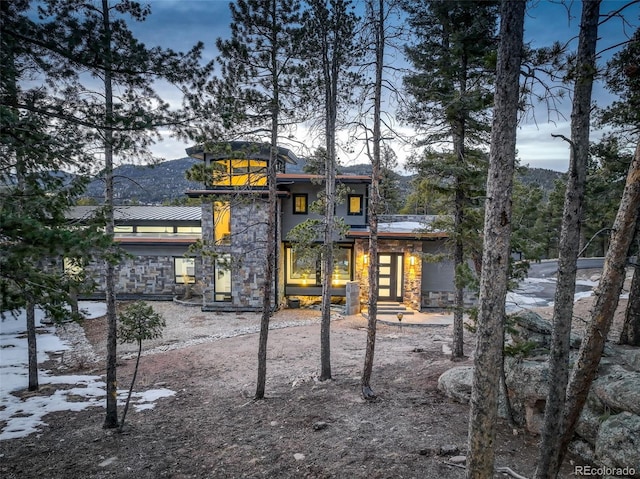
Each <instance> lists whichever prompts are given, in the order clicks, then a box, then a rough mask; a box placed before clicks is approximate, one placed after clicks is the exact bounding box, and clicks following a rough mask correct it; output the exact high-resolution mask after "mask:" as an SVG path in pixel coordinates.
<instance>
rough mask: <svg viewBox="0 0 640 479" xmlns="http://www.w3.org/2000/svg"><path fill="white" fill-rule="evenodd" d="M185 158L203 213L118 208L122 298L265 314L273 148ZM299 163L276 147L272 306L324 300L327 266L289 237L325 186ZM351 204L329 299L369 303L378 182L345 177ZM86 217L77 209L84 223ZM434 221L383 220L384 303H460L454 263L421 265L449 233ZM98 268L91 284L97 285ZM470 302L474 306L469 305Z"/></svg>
mask: <svg viewBox="0 0 640 479" xmlns="http://www.w3.org/2000/svg"><path fill="white" fill-rule="evenodd" d="M187 154H188V155H189V156H191V157H193V158H196V159H199V160H201V161H202V162H203V163H202V165H203V170H202V171H203V172H205V181H204V183H203V187H202V188H201V189H197V190H190V191H187V192H186V194H187V195H188V196H190V197H194V198H196V197H197V198H202V206H201V207H161V206H123V207H117V209H116V211H115V215H116V231H115V234H116V241H117V242H118V243H119V244H120V245H121V247H122V248H123V249H124V250H125V251H127V252H128V253H130V255H129V257H128V258H126V259H125V261H124V262H123V263H122V264H121V265H120V267H119V270H118V281H117V285H118V295H119V297H120V298H129V297H148V298H158V299H160V298H171V297H174V296H178V295H182V294H184V291H185V289H186V288H193V289H194V290H195V289H197V290H199V291H200V292H201V293H202V295H203V308H205V309H207V310H220V311H257V310H260V309H261V308H262V299H263V293H262V290H263V289H262V288H263V285H264V279H265V277H264V258H265V239H266V234H267V233H266V232H267V214H268V211H269V210H268V204H267V200H268V189H267V176H266V172H267V168H268V166H269V165H268V163H269V158H270V147H269V145H264V144H255V143H248V142H230V143H218V144H212V145H207V146H206V147H204V146H195V147H193V148H189V149H187ZM297 161H298V159H297V158H296V156H295V154H294V153H293V152H291V151H290V150H288V149H285V148H278V150H277V157H276V165H275V168H276V172H277V174H276V177H277V181H276V184H277V205H276V211H277V213H276V214H277V218H276V223H277V232H276V238H275V240H276V244H277V245H278V248H277V261H276V268H275V272H276V283H275V284H274V285H273V286H274V287H273V288H272V289H273V291H274V296H273V298H272V302H273V305H274V307H278V306H281V305H284V304H286V303H287V300H290V299H293V298H298V299H299V298H307V299H311V300H313V299H314V298H316V299H319V296H320V295H321V292H322V284H321V278H322V275H321V269H320V268H321V267H320V263H321V262H320V261H318V262H317V263H316V264H309V262H308V261H304V260H302V259H301V258H298V257H297V255H296V251H295V250H294V248H293V244H292V243H291V241H289V240H288V233H289V232H290V231H291V230H292V229H293V228H294V227H295V226H296V225H298V224H300V223H301V222H303V221H305V220H307V219H321V217H320V216H318V215H317V214H316V213H313V212H312V210H311V209H310V205H311V204H312V203H313V202H314V201H316V200H317V199H318V195H319V194H320V193H321V192H322V191H323V189H324V185H323V184H322V183H321V181H320V180H321V179H320V177H318V176H316V175H309V174H301V173H288V172H287V166H288V165H293V164H295V163H296V162H297ZM336 182H337V183H339V184H341V185H343V186H344V187H345V188H346V191H347V193H346V195H345V201H344V202H342V203H341V204H338V205H337V206H336V210H335V215H336V217H341V218H343V220H344V222H345V223H346V225H347V226H348V230H347V231H346V234H344V236H343V237H340V238H336V244H337V249H336V250H335V253H334V265H335V267H334V271H333V272H332V276H331V277H332V279H331V281H332V288H331V294H332V296H334V297H335V298H341V297H342V298H343V297H346V296H347V290H351V291H353V289H354V286H355V290H356V291H359V293H358V294H359V299H360V301H362V302H364V301H365V300H366V299H367V291H368V283H367V263H368V255H367V252H368V242H369V234H370V233H369V228H368V221H367V217H368V204H369V187H370V184H371V178H370V177H368V176H357V175H339V176H338V177H337V178H336ZM88 214H89V209H88V207H87V208H84V209H83V208H82V207H78V208H76V209H74V210H73V212H72V217H73V218H76V219H80V218H82V217H83V216H87V215H88ZM433 219H434V218H433V217H425V216H382V217H380V219H379V228H378V230H379V233H378V237H379V241H378V245H379V246H378V249H379V258H378V259H379V264H380V268H379V278H378V284H379V290H378V295H379V299H380V300H381V301H394V302H395V301H397V302H400V303H404V304H406V305H407V306H410V307H412V308H414V309H424V308H431V307H436V308H441V307H445V306H448V305H450V304H452V303H453V291H454V285H453V266H452V263H451V262H438V263H430V262H426V261H423V253H431V254H437V253H442V252H444V250H445V247H446V246H445V240H446V234H444V233H442V232H439V231H428V228H427V226H428V224H429V223H430V222H432V221H433ZM100 274H101V273H100V268H99V265H96V271H95V274H94V276H97V278H96V279H97V280H98V283H99V284H101V285H102V284H104V279H103V278H100V277H99V275H100ZM468 300H469V301H472V298H468Z"/></svg>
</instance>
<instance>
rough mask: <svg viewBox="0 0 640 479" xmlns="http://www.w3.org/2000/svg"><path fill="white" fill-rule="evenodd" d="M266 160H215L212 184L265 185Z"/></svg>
mask: <svg viewBox="0 0 640 479" xmlns="http://www.w3.org/2000/svg"><path fill="white" fill-rule="evenodd" d="M267 163H268V162H267V161H266V160H252V159H225V160H218V161H216V162H215V170H214V171H215V173H214V175H213V176H214V177H213V181H212V185H213V186H266V185H267Z"/></svg>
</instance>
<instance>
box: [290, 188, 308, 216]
mask: <svg viewBox="0 0 640 479" xmlns="http://www.w3.org/2000/svg"><path fill="white" fill-rule="evenodd" d="M307 199H308V195H307V194H306V193H304V194H294V195H293V214H294V215H306V214H307V213H308V211H309V207H308V201H307Z"/></svg>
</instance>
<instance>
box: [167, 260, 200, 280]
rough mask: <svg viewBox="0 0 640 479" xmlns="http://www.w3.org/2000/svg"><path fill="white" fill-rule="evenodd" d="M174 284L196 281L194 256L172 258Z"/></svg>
mask: <svg viewBox="0 0 640 479" xmlns="http://www.w3.org/2000/svg"><path fill="white" fill-rule="evenodd" d="M173 265H174V270H175V277H176V284H185V283H190V284H193V283H195V282H196V260H195V259H194V258H173Z"/></svg>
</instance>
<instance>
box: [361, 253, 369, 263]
mask: <svg viewBox="0 0 640 479" xmlns="http://www.w3.org/2000/svg"><path fill="white" fill-rule="evenodd" d="M362 263H363V264H369V255H368V254H365V255H364V256H362Z"/></svg>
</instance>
